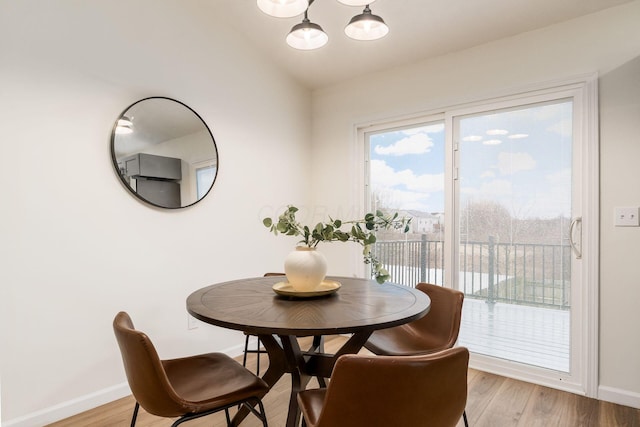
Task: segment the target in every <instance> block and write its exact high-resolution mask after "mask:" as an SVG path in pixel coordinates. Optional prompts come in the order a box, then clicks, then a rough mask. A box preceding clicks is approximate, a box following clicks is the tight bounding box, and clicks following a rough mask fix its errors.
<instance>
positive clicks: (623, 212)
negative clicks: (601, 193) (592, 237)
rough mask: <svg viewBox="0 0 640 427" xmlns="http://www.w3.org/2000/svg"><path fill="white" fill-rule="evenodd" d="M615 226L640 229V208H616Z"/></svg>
mask: <svg viewBox="0 0 640 427" xmlns="http://www.w3.org/2000/svg"><path fill="white" fill-rule="evenodd" d="M614 215H615V216H614V222H613V223H614V224H615V226H616V227H638V226H640V218H639V217H638V208H615V210H614Z"/></svg>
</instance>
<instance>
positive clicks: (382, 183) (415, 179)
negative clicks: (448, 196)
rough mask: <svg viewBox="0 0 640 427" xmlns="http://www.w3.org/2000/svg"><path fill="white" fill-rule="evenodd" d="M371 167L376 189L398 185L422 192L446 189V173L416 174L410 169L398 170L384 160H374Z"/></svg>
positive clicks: (373, 184) (372, 182)
mask: <svg viewBox="0 0 640 427" xmlns="http://www.w3.org/2000/svg"><path fill="white" fill-rule="evenodd" d="M370 167H371V177H372V181H371V186H372V187H373V190H374V191H381V190H384V189H389V188H392V187H398V186H403V187H405V188H406V189H407V190H410V191H414V192H418V193H422V194H425V193H430V192H434V191H443V190H444V174H423V175H416V174H415V173H414V172H413V171H412V170H410V169H405V170H402V171H396V170H394V169H393V168H392V167H390V166H389V165H387V163H386V162H385V161H384V160H372V161H371V165H370Z"/></svg>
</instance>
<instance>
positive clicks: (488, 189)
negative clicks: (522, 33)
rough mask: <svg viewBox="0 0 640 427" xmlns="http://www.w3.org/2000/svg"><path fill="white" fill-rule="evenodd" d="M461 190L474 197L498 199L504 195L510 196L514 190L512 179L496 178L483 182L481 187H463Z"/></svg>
mask: <svg viewBox="0 0 640 427" xmlns="http://www.w3.org/2000/svg"><path fill="white" fill-rule="evenodd" d="M461 191H462V192H463V193H464V194H465V195H467V196H472V197H473V198H478V199H489V200H496V199H500V198H501V197H504V196H509V195H511V194H512V192H513V185H512V184H511V181H507V180H506V179H494V180H492V181H488V182H485V183H483V184H482V185H481V186H480V187H466V186H463V187H461Z"/></svg>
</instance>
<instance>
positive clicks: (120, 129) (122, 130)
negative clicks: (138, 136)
mask: <svg viewBox="0 0 640 427" xmlns="http://www.w3.org/2000/svg"><path fill="white" fill-rule="evenodd" d="M132 132H133V123H132V122H131V119H130V118H129V117H127V116H122V118H120V119H118V123H117V124H116V133H117V134H119V135H125V134H128V133H132Z"/></svg>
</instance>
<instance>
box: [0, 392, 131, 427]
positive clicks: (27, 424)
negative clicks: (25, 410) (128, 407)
mask: <svg viewBox="0 0 640 427" xmlns="http://www.w3.org/2000/svg"><path fill="white" fill-rule="evenodd" d="M130 394H131V390H130V389H129V384H127V383H122V384H117V385H114V386H112V387H109V388H105V389H103V390H98V391H96V392H93V393H91V394H87V395H85V396H81V397H78V398H76V399H73V400H69V401H67V402H63V403H60V404H58V405H54V406H50V407H48V408H44V409H41V410H39V411H36V412H32V413H30V414H27V415H24V416H22V417H19V418H14V419H12V420H8V421H6V422H3V423H2V426H3V427H37V426H43V425H47V424H51V423H53V422H56V421H60V420H62V419H65V418H68V417H71V416H73V415H76V414H79V413H81V412H84V411H88V410H89V409H93V408H96V407H98V406H100V405H104V404H105V403H109V402H113V401H114V400H118V399H120V398H123V397H125V396H129V395H130ZM132 411H133V410H132ZM132 413H133V412H132Z"/></svg>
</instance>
